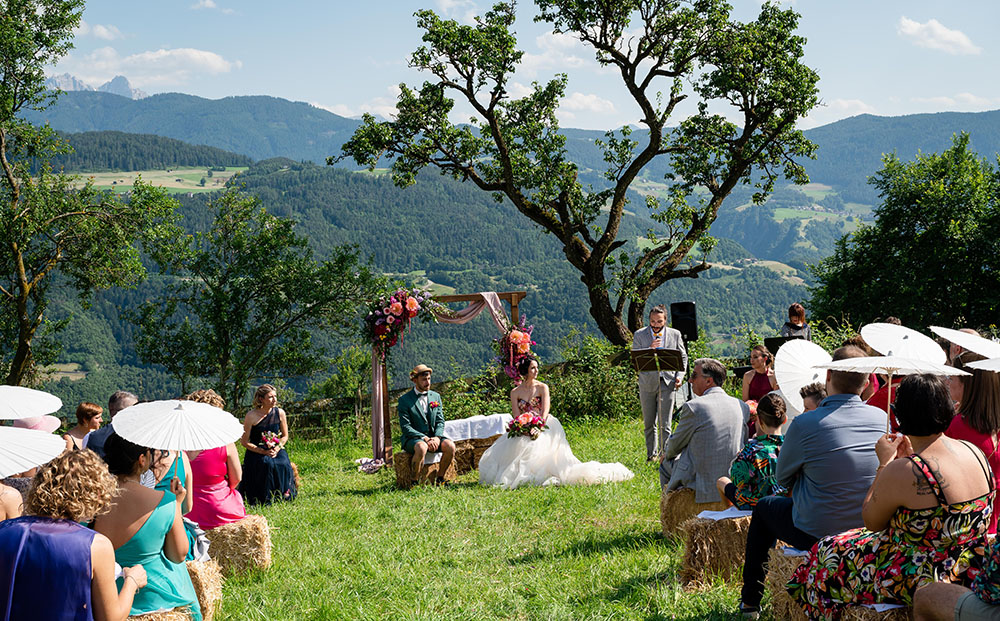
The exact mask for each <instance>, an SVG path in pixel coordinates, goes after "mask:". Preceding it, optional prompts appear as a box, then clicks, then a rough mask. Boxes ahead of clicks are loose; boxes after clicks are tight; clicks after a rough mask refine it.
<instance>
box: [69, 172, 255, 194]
mask: <svg viewBox="0 0 1000 621" xmlns="http://www.w3.org/2000/svg"><path fill="white" fill-rule="evenodd" d="M246 169H247V168H246V166H229V167H227V168H226V170H222V171H219V170H215V171H212V176H211V177H209V176H208V169H207V168H206V167H204V166H199V167H194V166H181V167H178V168H171V169H170V170H137V171H132V172H95V173H79V175H80V178H81V179H83V180H87V179H93V180H94V187H96V188H99V189H102V190H113V191H114V192H127V191H129V190H131V189H132V184H133V183H135V180H136V178H137V177H142V180H143V181H144V182H146V183H149V184H151V185H154V186H158V187H161V188H165V189H166V190H167V191H168V192H170V193H172V194H173V193H179V192H184V193H187V192H213V191H215V190H221V189H223V188H225V186H226V182H227V181H229V179H230V178H232V176H233V175H236V174H238V173H241V172H243V171H245V170H246ZM202 177H204V178H205V185H204V187H203V186H202V185H201V179H202Z"/></svg>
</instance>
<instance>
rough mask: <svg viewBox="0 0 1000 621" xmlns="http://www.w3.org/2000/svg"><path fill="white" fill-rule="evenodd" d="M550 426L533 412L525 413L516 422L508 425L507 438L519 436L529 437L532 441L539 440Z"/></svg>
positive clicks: (513, 421)
mask: <svg viewBox="0 0 1000 621" xmlns="http://www.w3.org/2000/svg"><path fill="white" fill-rule="evenodd" d="M548 428H549V426H548V425H546V424H545V421H544V420H543V419H542V417H541V416H539V415H537V414H534V413H532V412H524V413H522V414H521V415H520V416H518V417H517V418H515V419H514V420H512V421H510V422H509V423H507V436H508V437H510V438H516V437H517V436H528V437H529V438H531V439H532V440H537V439H538V436H540V435H541V434H542V431H544V430H546V429H548Z"/></svg>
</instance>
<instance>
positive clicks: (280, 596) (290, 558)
mask: <svg viewBox="0 0 1000 621" xmlns="http://www.w3.org/2000/svg"><path fill="white" fill-rule="evenodd" d="M566 431H567V435H568V436H569V441H570V444H571V445H572V447H573V450H574V452H575V453H576V455H577V457H579V458H580V459H582V460H584V461H588V460H595V459H596V460H599V461H621V462H622V463H624V464H625V465H626V466H628V467H629V468H630V469H631V470H632V471H633V472H635V473H636V476H635V478H634V479H632V480H631V481H627V482H624V483H616V484H610V485H599V486H592V487H563V488H537V487H531V488H521V489H517V490H512V491H509V490H501V489H488V488H481V487H479V485H478V483H477V480H478V473H477V472H476V471H473V472H471V473H468V474H466V475H463V476H462V477H460V478H459V481H458V482H457V483H456V484H454V485H450V486H446V487H421V488H415V489H413V490H411V491H398V490H396V489H395V486H394V483H395V475H394V473H393V472H392V471H391V470H383V471H382V472H380V473H378V474H376V475H367V474H362V473H359V472H358V471H357V467H356V465H355V464H354V460H355V459H357V458H359V457H365V456H369V455H370V450H371V449H370V448H369V447H370V444H368V443H367V442H363V441H358V440H356V439H355V438H354V437H353V436H354V433H353V428H350V427H348V426H345V427H344V428H343V429H342V430H340V431H339V432H338V433H337V434H336V435H335V437H333V438H325V439H318V440H294V439H293V441H292V443H291V445H290V454H291V458H292V460H293V461H295V462H296V463H297V464H298V466H299V469H300V472H301V474H302V478H303V485H302V489H301V490H300V492H299V497H298V499H297V500H296V501H295V502H293V503H283V504H279V505H275V506H270V507H265V508H258V509H256V510H255V511H256V512H259V513H262V514H264V515H265V516H267V519H268V521H269V522H270V524H271V527H272V529H273V532H272V538H273V542H274V557H273V558H274V565H273V566H272V567H271V568H270V569H268V570H266V571H263V572H255V573H251V574H247V575H242V576H234V577H230V578H227V581H226V584H225V588H224V599H223V602H222V605H221V608H220V610H219V614H218V615H217V616H216V618H217V619H226V620H237V619H239V620H242V619H247V620H258V619H376V618H382V619H647V620H652V619H687V620H690V621H695V620H699V621H700V620H703V619H735V618H738V615H737V614H736V613H735V610H736V605H737V599H738V585H736V584H734V583H730V584H725V583H722V582H718V583H716V584H714V585H713V586H712V587H710V588H707V589H705V590H701V591H697V592H690V593H688V592H685V591H684V590H683V589H681V588H680V587H679V585H678V581H677V575H678V571H679V567H680V559H681V554H682V548H681V546H680V545H679V544H678V543H676V542H674V541H665V540H664V539H663V538H662V537H661V535H660V524H659V497H660V496H659V483H658V478H657V474H656V470H655V468H654V467H653V466H652V465H651V464H646V463H645V449H644V448H643V442H642V423H641V421H638V420H635V419H625V420H612V421H607V420H600V421H594V420H589V421H585V422H574V423H569V424H567V425H566Z"/></svg>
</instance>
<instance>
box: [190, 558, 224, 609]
mask: <svg viewBox="0 0 1000 621" xmlns="http://www.w3.org/2000/svg"><path fill="white" fill-rule="evenodd" d="M187 570H188V574H189V575H190V576H191V584H193V585H194V592H195V594H197V595H198V606H200V607H201V616H202V618H203V620H204V621H212V619H213V618H214V617H215V610H216V608H217V607H218V605H219V602H220V601H222V569H220V568H219V563H218V562H217V561H216V560H215V559H210V560H208V561H204V562H203V561H188V562H187Z"/></svg>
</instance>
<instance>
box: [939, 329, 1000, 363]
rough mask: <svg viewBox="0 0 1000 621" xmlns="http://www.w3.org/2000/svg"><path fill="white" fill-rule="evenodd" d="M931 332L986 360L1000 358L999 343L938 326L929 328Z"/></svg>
mask: <svg viewBox="0 0 1000 621" xmlns="http://www.w3.org/2000/svg"><path fill="white" fill-rule="evenodd" d="M931 332H933V333H934V334H936V335H938V336H941V337H944V338H946V339H948V340H949V341H951V342H952V343H954V344H955V345H958V346H959V347H961V348H962V349H967V350H969V351H971V352H973V353H976V354H979V355H980V356H985V357H987V358H1000V343H996V342H994V341H991V340H989V339H984V338H983V337H981V336H979V335H977V334H969V333H968V332H962V331H961V330H952V329H951V328H941V327H938V326H931ZM973 368H979V367H973Z"/></svg>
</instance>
